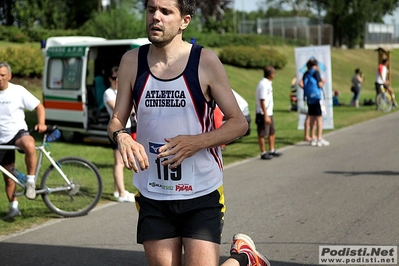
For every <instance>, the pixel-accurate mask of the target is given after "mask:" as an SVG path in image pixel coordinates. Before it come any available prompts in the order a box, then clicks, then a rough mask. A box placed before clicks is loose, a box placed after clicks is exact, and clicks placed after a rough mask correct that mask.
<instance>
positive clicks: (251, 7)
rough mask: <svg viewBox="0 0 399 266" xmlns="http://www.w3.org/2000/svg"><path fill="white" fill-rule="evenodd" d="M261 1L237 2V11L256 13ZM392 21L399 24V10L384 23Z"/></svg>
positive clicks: (241, 0)
mask: <svg viewBox="0 0 399 266" xmlns="http://www.w3.org/2000/svg"><path fill="white" fill-rule="evenodd" d="M258 2H259V0H235V9H236V10H244V11H246V12H250V11H255V10H257V9H258V5H257V3H258ZM392 19H395V24H399V9H397V10H395V12H394V13H393V15H392V16H385V17H384V22H385V23H386V24H392V22H393V21H392Z"/></svg>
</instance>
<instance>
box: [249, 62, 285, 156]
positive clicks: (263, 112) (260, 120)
mask: <svg viewBox="0 0 399 266" xmlns="http://www.w3.org/2000/svg"><path fill="white" fill-rule="evenodd" d="M263 72H264V73H263V78H262V79H261V80H260V81H259V83H258V86H257V87H256V120H255V122H256V125H257V129H258V143H259V148H260V153H261V154H260V158H261V159H263V160H270V159H272V158H273V157H278V156H280V155H281V153H279V152H276V151H275V149H274V142H275V134H276V129H275V127H274V120H273V106H274V101H273V87H272V80H273V78H274V75H275V73H276V70H275V69H274V68H273V67H272V66H267V67H265V69H264V71H263ZM265 137H267V138H268V141H269V152H266V147H265Z"/></svg>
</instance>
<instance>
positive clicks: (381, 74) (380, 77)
mask: <svg viewBox="0 0 399 266" xmlns="http://www.w3.org/2000/svg"><path fill="white" fill-rule="evenodd" d="M387 66H388V59H387V58H385V59H383V60H382V62H381V64H379V65H378V68H377V73H376V78H375V90H376V93H377V95H378V93H380V88H381V86H384V88H385V89H387V90H388V92H389V94H390V95H391V97H392V102H393V105H394V106H395V107H397V106H398V104H397V103H396V100H395V93H394V91H393V89H392V87H391V86H390V85H389V80H388V78H387V74H388V68H387Z"/></svg>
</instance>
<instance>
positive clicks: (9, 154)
mask: <svg viewBox="0 0 399 266" xmlns="http://www.w3.org/2000/svg"><path fill="white" fill-rule="evenodd" d="M25 135H29V131H27V130H25V129H21V130H20V131H18V133H17V134H16V135H15V137H14V138H13V139H12V140H10V141H9V142H7V143H4V144H1V145H15V141H17V139H19V138H21V137H22V136H25ZM13 163H15V150H0V165H3V166H4V165H10V164H13Z"/></svg>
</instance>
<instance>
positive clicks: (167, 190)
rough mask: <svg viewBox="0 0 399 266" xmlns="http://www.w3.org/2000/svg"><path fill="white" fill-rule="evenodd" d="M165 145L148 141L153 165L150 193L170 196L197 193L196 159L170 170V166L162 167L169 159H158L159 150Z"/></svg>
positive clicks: (190, 159) (187, 160) (149, 154)
mask: <svg viewBox="0 0 399 266" xmlns="http://www.w3.org/2000/svg"><path fill="white" fill-rule="evenodd" d="M163 145H165V143H156V142H152V141H148V150H149V153H148V157H149V160H150V164H152V167H150V176H149V179H148V185H147V189H148V191H150V192H155V193H161V194H168V195H189V194H193V193H194V192H195V182H194V181H195V180H194V158H193V157H189V158H186V159H185V160H184V161H183V163H182V164H180V165H179V166H178V167H176V168H173V169H169V165H162V162H163V161H166V160H168V157H165V158H158V154H159V151H158V150H159V148H160V147H162V146H163ZM169 158H170V157H169Z"/></svg>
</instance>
